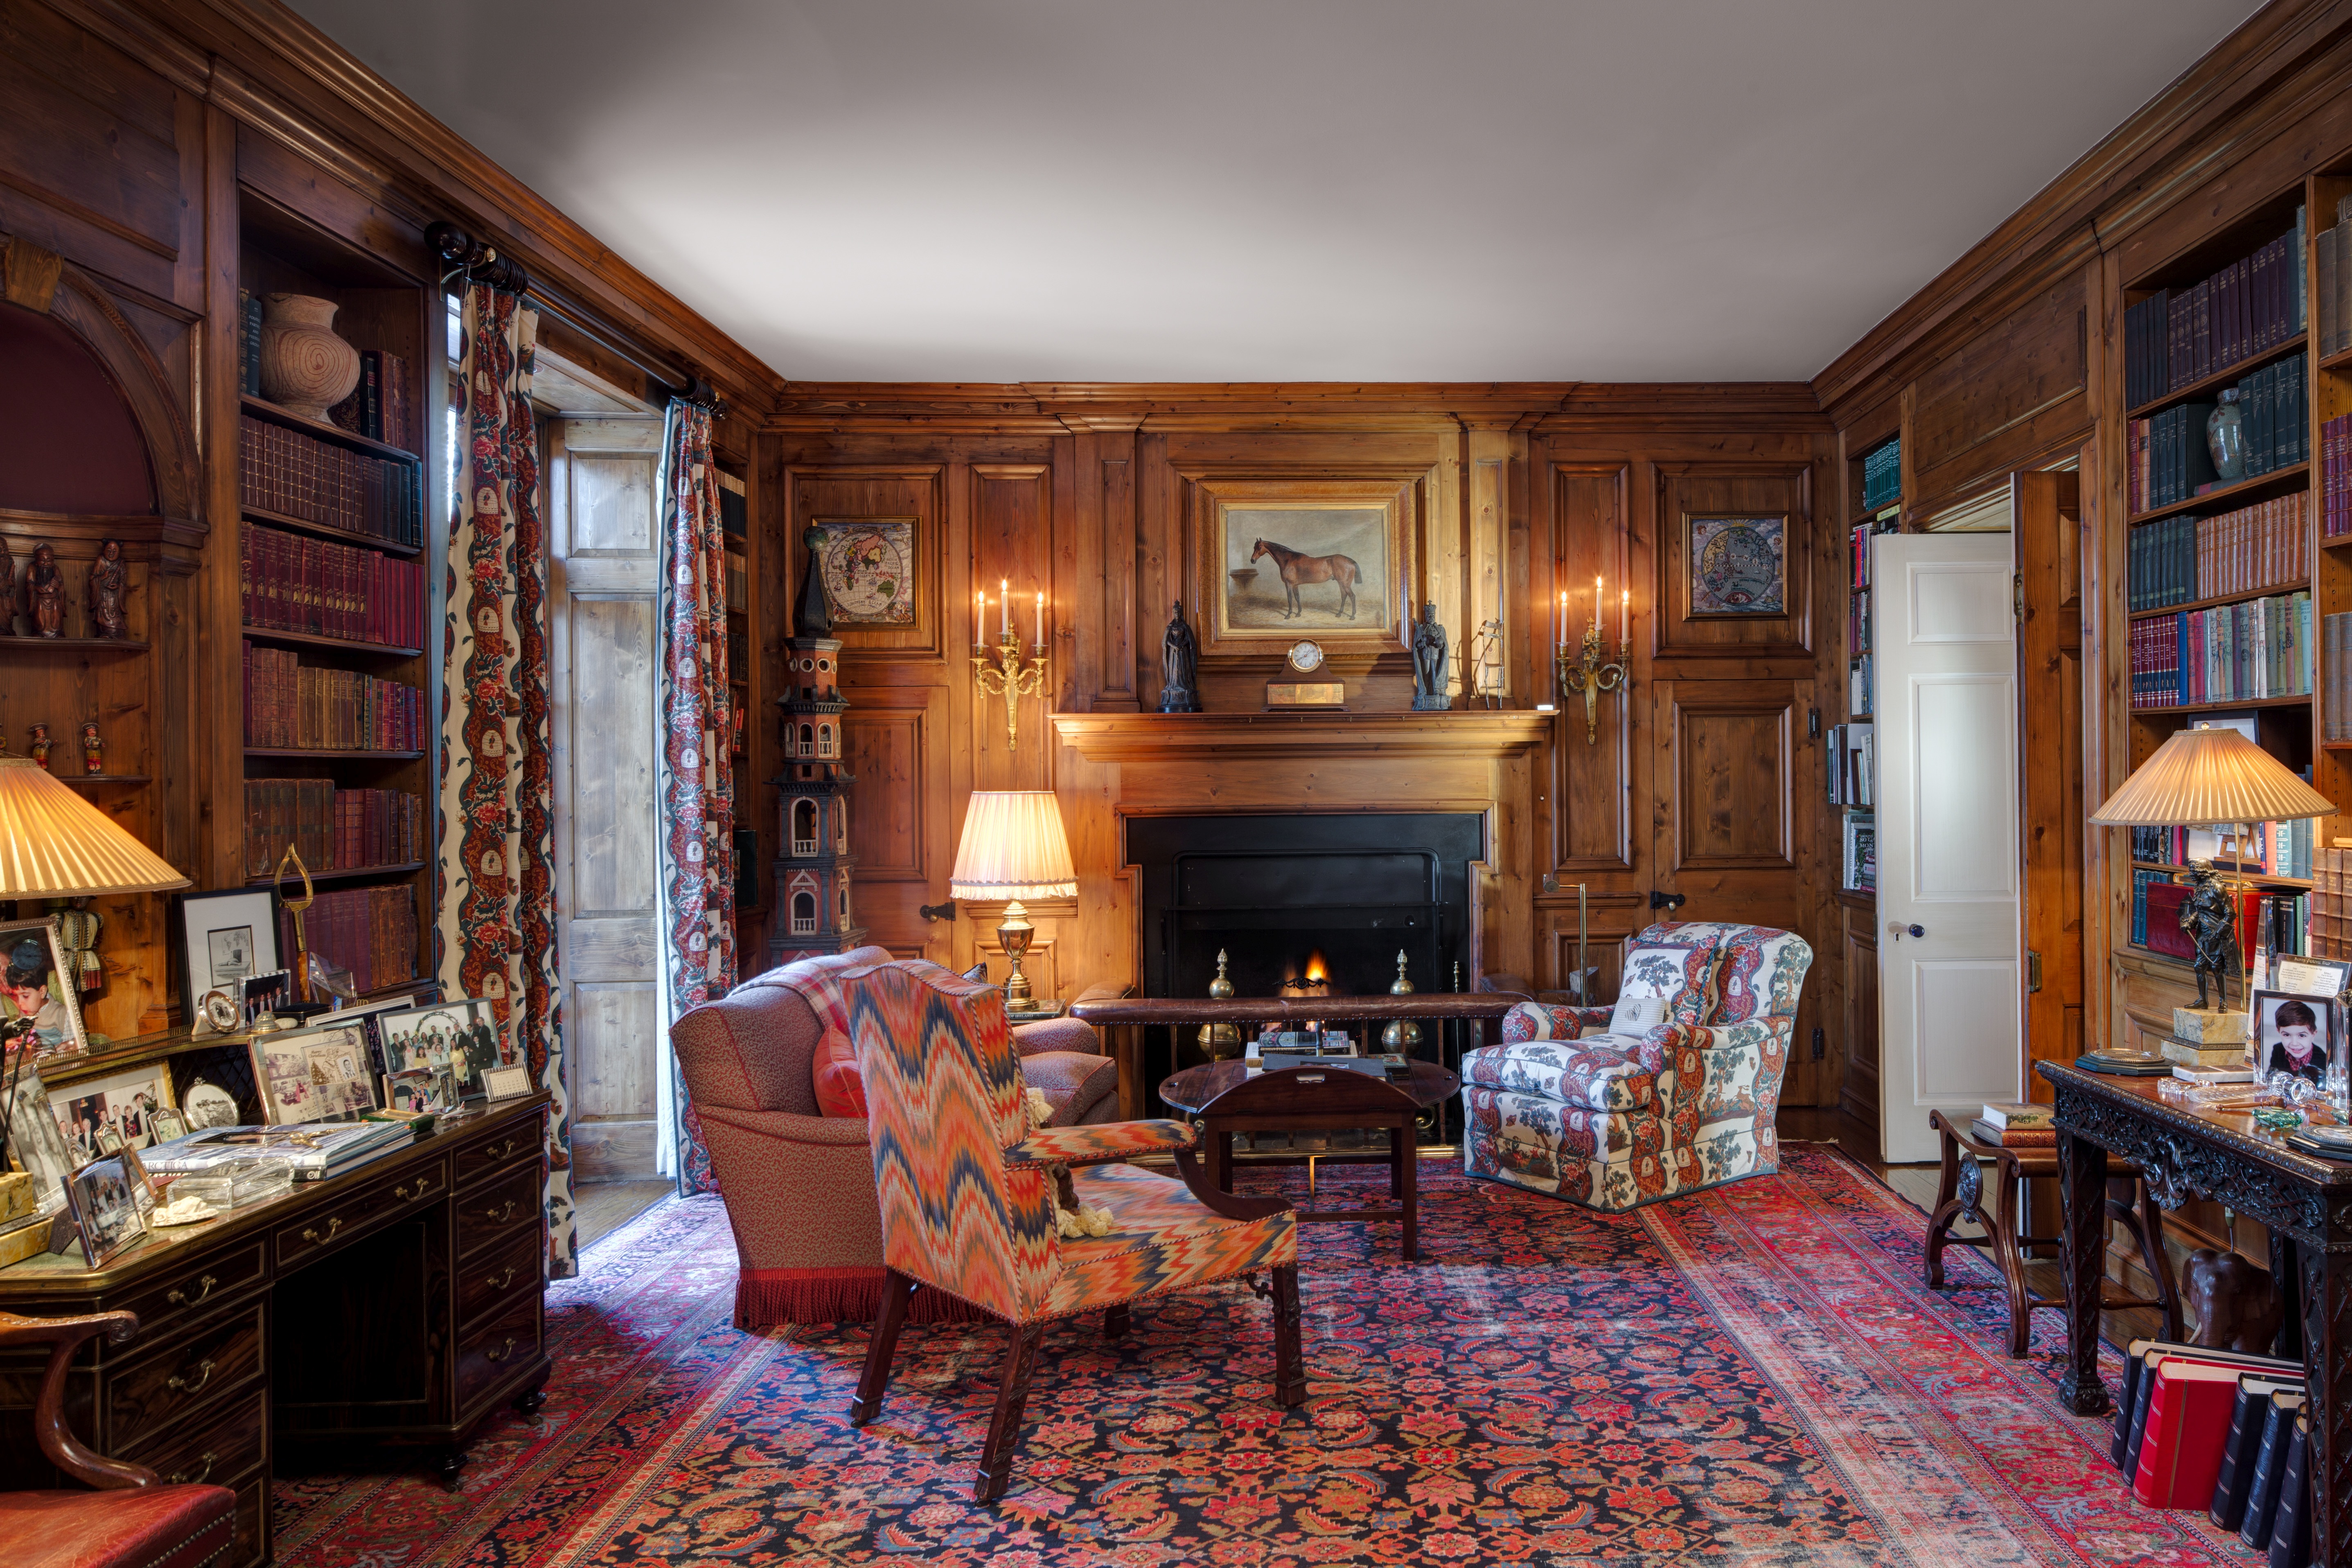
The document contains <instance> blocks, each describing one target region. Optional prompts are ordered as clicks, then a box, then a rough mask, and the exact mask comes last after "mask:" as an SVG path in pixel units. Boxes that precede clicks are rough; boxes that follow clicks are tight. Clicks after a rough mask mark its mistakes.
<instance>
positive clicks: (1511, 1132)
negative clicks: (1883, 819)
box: [1462, 921, 1813, 1209]
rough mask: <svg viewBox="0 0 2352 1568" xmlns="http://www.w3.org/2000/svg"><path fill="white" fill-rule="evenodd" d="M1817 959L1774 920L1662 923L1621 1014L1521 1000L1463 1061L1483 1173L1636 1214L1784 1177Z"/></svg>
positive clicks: (1467, 1113) (1640, 945) (1636, 962)
mask: <svg viewBox="0 0 2352 1568" xmlns="http://www.w3.org/2000/svg"><path fill="white" fill-rule="evenodd" d="M1812 961H1813V950H1812V949H1811V947H1810V946H1808V945H1807V944H1806V942H1805V940H1804V939H1803V938H1802V937H1800V936H1798V935H1796V934H1795V933H1794V932H1791V931H1775V930H1773V929H1771V928H1770V927H1769V926H1750V925H1727V924H1719V923H1715V922H1709V921H1689V922H1684V923H1680V924H1662V925H1654V926H1652V927H1650V928H1649V929H1648V930H1647V931H1643V932H1642V933H1641V934H1640V935H1638V936H1636V937H1634V938H1633V941H1632V942H1630V943H1628V944H1627V949H1626V959H1625V981H1624V985H1623V987H1622V993H1621V994H1620V997H1619V1000H1618V1003H1617V1005H1616V1006H1615V1007H1614V1008H1610V1007H1566V1006H1550V1005H1542V1004H1538V1003H1533V1002H1523V1003H1521V1004H1519V1005H1517V1006H1516V1007H1514V1008H1512V1009H1511V1011H1510V1012H1508V1013H1507V1014H1506V1015H1504V1017H1503V1026H1502V1043H1501V1044H1499V1045H1495V1046H1488V1047H1485V1048H1483V1049H1480V1050H1475V1051H1471V1052H1469V1053H1467V1054H1466V1055H1465V1057H1464V1058H1463V1059H1462V1098H1463V1110H1464V1124H1465V1130H1466V1136H1465V1139H1464V1141H1463V1164H1464V1168H1465V1170H1466V1171H1467V1172H1468V1173H1470V1174H1471V1175H1473V1176H1482V1177H1485V1178H1486V1179H1487V1180H1489V1181H1496V1182H1507V1183H1509V1184H1511V1185H1513V1186H1516V1187H1525V1188H1527V1189H1528V1191H1529V1192H1537V1193H1549V1194H1553V1195H1555V1196H1558V1197H1564V1198H1569V1199H1571V1200H1573V1201H1575V1202H1577V1203H1580V1204H1583V1205H1587V1206H1589V1207H1591V1208H1599V1209H1629V1208H1634V1207H1637V1206H1639V1205H1643V1204H1647V1203H1655V1202H1656V1201H1658V1200H1659V1199H1661V1198H1670V1197H1673V1196H1675V1195H1676V1194H1681V1193H1688V1192H1696V1191H1697V1190H1698V1189H1699V1188H1701V1187H1711V1186H1716V1185H1718V1184H1722V1183H1725V1182H1733V1181H1738V1179H1739V1178H1741V1177H1743V1176H1753V1175H1760V1174H1763V1173H1768V1172H1771V1171H1777V1170H1779V1169H1780V1143H1779V1142H1778V1140H1777V1139H1776V1137H1775V1135H1774V1132H1773V1126H1772V1121H1773V1116H1774V1113H1775V1112H1776V1111H1778V1110H1779V1109H1780V1077H1781V1074H1782V1073H1783V1072H1785V1071H1786V1070H1787V1068H1788V1065H1789V1045H1790V1036H1791V1035H1792V1034H1793V1033H1794V1032H1795V1030H1796V1026H1797V1001H1798V997H1799V996H1800V994H1801V993H1802V992H1803V990H1804V984H1805V971H1806V970H1807V969H1808V968H1809V967H1810V966H1811V963H1812Z"/></svg>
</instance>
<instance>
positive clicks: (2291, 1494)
mask: <svg viewBox="0 0 2352 1568" xmlns="http://www.w3.org/2000/svg"><path fill="white" fill-rule="evenodd" d="M2278 1491H2279V1495H2278V1511H2277V1513H2276V1515H2275V1516H2274V1517H2273V1519H2272V1521H2271V1568H2311V1416H2310V1413H2309V1412H2307V1411H2297V1412H2296V1413H2295V1417H2294V1432H2293V1433H2291V1434H2290V1435H2289V1436H2288V1437H2287V1440H2286V1461H2285V1463H2284V1464H2283V1465H2281V1466H2280V1467H2279V1489H2278Z"/></svg>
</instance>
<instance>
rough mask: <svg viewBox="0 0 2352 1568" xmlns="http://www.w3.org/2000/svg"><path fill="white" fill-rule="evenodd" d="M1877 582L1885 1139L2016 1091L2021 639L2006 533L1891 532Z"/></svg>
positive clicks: (1908, 1158) (1933, 1152) (1888, 1151)
mask: <svg viewBox="0 0 2352 1568" xmlns="http://www.w3.org/2000/svg"><path fill="white" fill-rule="evenodd" d="M1871 543H1872V549H1873V550H1874V552H1875V554H1874V557H1873V560H1872V563H1871V582H1872V584H1873V591H1874V594H1875V595H1876V603H1875V604H1874V606H1873V613H1874V617H1875V618H1876V620H1877V631H1876V636H1875V637H1874V643H1875V644H1876V647H1875V649H1874V652H1875V659H1874V665H1875V670H1874V679H1875V683H1876V688H1877V689H1876V693H1875V697H1874V703H1875V717H1876V721H1877V740H1878V745H1877V754H1878V775H1879V776H1878V781H1877V782H1878V795H1877V803H1878V805H1877V809H1878V913H1879V919H1880V921H1882V922H1883V923H1882V925H1881V927H1880V930H1879V943H1878V996H1879V1042H1880V1045H1879V1052H1880V1064H1881V1068H1880V1070H1881V1073H1882V1078H1881V1083H1880V1098H1879V1105H1880V1111H1879V1115H1880V1117H1881V1119H1882V1122H1883V1125H1882V1126H1881V1128H1880V1135H1881V1137H1882V1139H1883V1141H1884V1142H1883V1146H1884V1148H1885V1157H1886V1160H1887V1162H1888V1163H1891V1164H1903V1163H1911V1162H1915V1161H1923V1160H1932V1159H1935V1158H1936V1157H1937V1139H1936V1135H1935V1133H1934V1132H1933V1131H1931V1130H1930V1129H1929V1128H1928V1126H1927V1113H1928V1111H1930V1110H1942V1111H1943V1112H1944V1113H1945V1114H1946V1115H1947V1116H1954V1115H1958V1116H1960V1117H1962V1118H1964V1119H1965V1118H1967V1117H1971V1116H1974V1115H1976V1114H1977V1113H1978V1112H1979V1110H1981V1109H1982V1108H1983V1105H1984V1102H1985V1101H1987V1100H2015V1099H2018V1098H2020V1089H2021V1083H2020V1075H2021V1073H2022V1071H2023V1062H2024V1059H2025V1053H2024V1049H2023V1046H2022V1036H2021V1029H2022V1021H2021V1017H2020V1016H2019V1007H2018V996H2019V994H2020V992H2019V985H2018V956H2017V955H2018V825H2017V812H2018V805H2017V797H2018V780H2017V642H2016V637H2015V631H2014V627H2013V626H2012V623H2011V616H2012V611H2011V570H2012V569H2011V545H2010V535H2008V534H2006V533H1965V534H1937V533H1887V534H1881V535H1879V536H1878V537H1876V538H1875V539H1874V540H1873V541H1872V542H1871Z"/></svg>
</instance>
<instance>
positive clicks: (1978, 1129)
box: [1969, 1100, 2058, 1149]
mask: <svg viewBox="0 0 2352 1568" xmlns="http://www.w3.org/2000/svg"><path fill="white" fill-rule="evenodd" d="M1969 1137H1971V1138H1974V1139H1975V1140H1976V1141H1977V1142H1979V1143H1998V1144H2000V1146H2001V1147H2003V1148H2005V1149H2055V1148H2056V1147H2057V1146H2058V1129H2057V1127H2056V1126H2055V1124H2053V1122H2052V1121H2051V1120H2050V1107H2048V1106H2046V1105H2026V1104H2022V1103H2019V1102H2016V1101H2012V1100H2000V1101H1996V1102H1994V1103H1993V1104H1990V1105H1988V1106H1986V1107H1985V1108H1984V1114H1983V1115H1981V1116H1979V1117H1978V1118H1977V1119H1976V1120H1975V1121H1971V1122H1969Z"/></svg>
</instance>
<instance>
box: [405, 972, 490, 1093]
mask: <svg viewBox="0 0 2352 1568" xmlns="http://www.w3.org/2000/svg"><path fill="white" fill-rule="evenodd" d="M376 1026H377V1028H378V1029H379V1030H380V1031H381V1032H382V1035H383V1070H384V1072H385V1074H386V1075H387V1076H389V1077H394V1078H398V1077H402V1076H404V1075H406V1074H410V1073H417V1072H446V1073H448V1074H449V1075H450V1076H451V1078H452V1079H455V1081H456V1084H457V1093H458V1094H459V1095H460V1096H461V1097H462V1098H464V1099H467V1100H479V1099H480V1098H481V1097H482V1095H483V1092H484V1090H483V1088H482V1071H483V1069H484V1068H494V1067H499V1066H501V1065H503V1064H504V1063H505V1061H506V1049H505V1041H504V1040H503V1038H502V1033H503V1032H502V1031H501V1030H500V1029H499V1023H498V1018H497V1016H496V1015H495V1014H494V1013H493V1012H492V1011H491V1008H490V1004H489V1002H488V1000H487V999H486V998H483V997H468V998H467V999H466V1000H464V1001H460V1002H445V1003H442V1004H441V1005H438V1006H435V1007H417V1008H414V1009H411V1010H410V1011H408V1012H405V1013H392V1014H386V1015H383V1016H380V1017H378V1019H377V1020H376Z"/></svg>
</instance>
